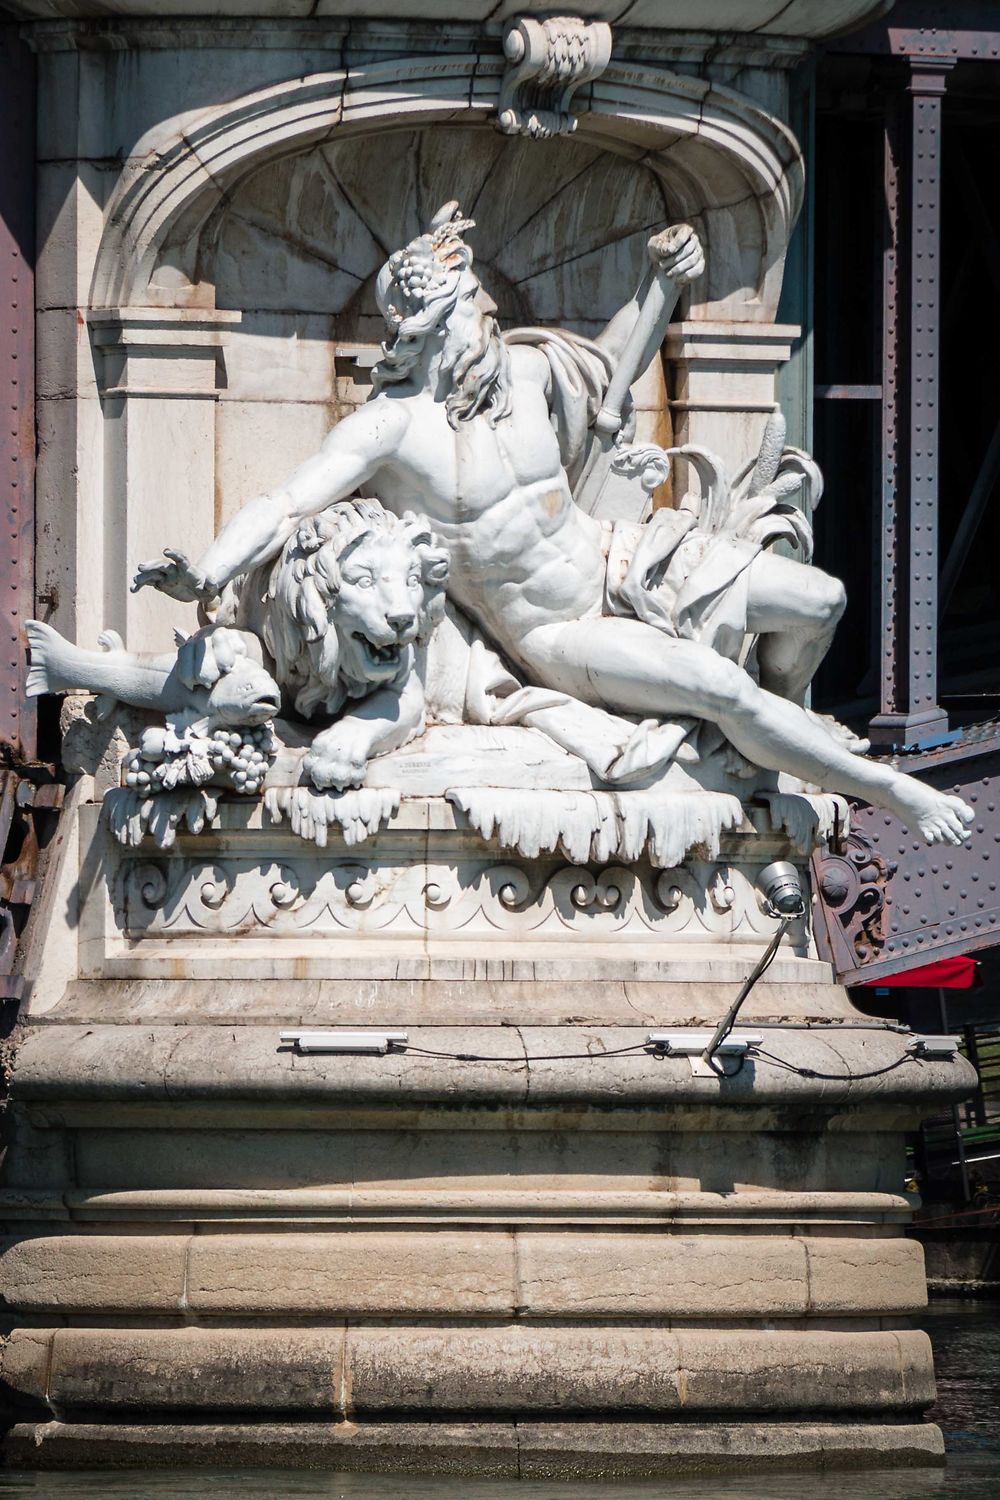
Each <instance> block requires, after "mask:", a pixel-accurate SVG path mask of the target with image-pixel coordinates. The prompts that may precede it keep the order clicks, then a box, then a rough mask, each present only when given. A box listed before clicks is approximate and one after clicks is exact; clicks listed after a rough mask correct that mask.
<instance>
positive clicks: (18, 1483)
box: [0, 1301, 1000, 1500]
mask: <svg viewBox="0 0 1000 1500" xmlns="http://www.w3.org/2000/svg"><path fill="white" fill-rule="evenodd" d="M925 1326H926V1327H927V1329H928V1332H929V1333H930V1335H931V1338H932V1339H933V1341H934V1350H935V1360H936V1366H937V1375H938V1404H937V1406H936V1407H935V1409H934V1411H933V1412H932V1413H931V1416H932V1417H933V1418H934V1420H935V1421H937V1422H939V1423H940V1425H941V1426H942V1427H943V1428H944V1432H945V1440H946V1443H947V1447H948V1462H947V1465H946V1467H945V1468H944V1469H943V1470H941V1469H921V1470H891V1471H882V1470H878V1471H873V1472H870V1473H864V1474H845V1473H840V1472H836V1471H831V1472H828V1473H826V1474H824V1475H818V1474H815V1473H810V1474H787V1475H786V1474H762V1475H759V1476H757V1477H748V1478H743V1477H741V1476H739V1475H727V1476H725V1477H722V1478H718V1479H678V1480H670V1479H661V1480H655V1481H651V1482H649V1483H644V1484H592V1485H584V1484H579V1483H577V1482H572V1483H563V1484H556V1483H520V1484H517V1483H510V1482H507V1481H497V1480H483V1481H479V1482H477V1481H474V1480H468V1479H434V1478H426V1479H425V1478H419V1479H418V1478H409V1477H406V1478H401V1477H399V1476H396V1475H380V1474H375V1475H367V1474H337V1473H335V1472H333V1473H303V1472H302V1471H300V1470H295V1471H285V1470H281V1469H269V1470H267V1471H260V1470H257V1471H252V1472H250V1471H241V1472H238V1473H237V1472H232V1473H230V1472H215V1471H211V1470H189V1471H182V1470H179V1469H174V1470H158V1471H153V1472H148V1473H147V1472H143V1471H141V1470H136V1469H132V1470H116V1471H114V1472H109V1471H95V1470H90V1471H88V1472H79V1473H77V1472H63V1473H58V1474H22V1473H12V1472H8V1473H2V1472H0V1496H18V1497H21V1500H28V1497H31V1500H48V1497H49V1496H51V1497H52V1500H98V1497H101V1500H103V1497H105V1496H106V1497H108V1500H126V1497H127V1500H146V1497H147V1496H150V1497H154V1500H205V1497H206V1496H210V1497H212V1500H654V1497H656V1500H660V1497H662V1500H743V1497H749V1500H758V1497H759V1500H817V1496H820V1495H822V1496H823V1500H1000V1304H997V1303H991V1302H974V1301H969V1302H939V1303H936V1304H935V1306H934V1309H933V1311H932V1313H931V1314H930V1315H929V1316H928V1318H927V1320H926V1325H925Z"/></svg>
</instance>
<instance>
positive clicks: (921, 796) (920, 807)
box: [892, 775, 976, 846]
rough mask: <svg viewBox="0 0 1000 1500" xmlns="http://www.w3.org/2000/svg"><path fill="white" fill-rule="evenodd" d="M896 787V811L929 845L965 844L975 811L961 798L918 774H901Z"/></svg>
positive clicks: (902, 820) (894, 793)
mask: <svg viewBox="0 0 1000 1500" xmlns="http://www.w3.org/2000/svg"><path fill="white" fill-rule="evenodd" d="M899 781H900V783H902V785H898V786H896V787H894V788H893V799H892V811H893V812H894V813H895V814H896V816H897V817H898V818H899V819H900V821H901V822H903V823H905V824H906V826H907V827H908V828H911V829H914V830H919V832H920V834H921V835H922V836H923V838H924V840H925V842H926V843H928V844H954V845H956V846H957V845H959V844H964V843H965V840H966V839H967V838H968V837H969V828H968V825H969V824H970V823H971V822H973V821H974V819H975V816H976V815H975V813H974V812H973V810H972V808H971V807H970V806H969V804H968V803H967V802H963V801H962V799H961V797H953V796H951V795H950V794H949V793H947V792H937V791H935V790H934V788H933V787H930V786H926V785H925V783H924V782H922V781H918V780H917V779H916V777H915V776H904V775H900V777H899Z"/></svg>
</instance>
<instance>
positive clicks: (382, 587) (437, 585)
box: [219, 500, 448, 789]
mask: <svg viewBox="0 0 1000 1500" xmlns="http://www.w3.org/2000/svg"><path fill="white" fill-rule="evenodd" d="M447 579H448V553H447V551H446V550H445V548H444V546H443V545H442V544H441V542H440V541H439V540H438V539H437V538H436V537H435V536H434V534H433V532H432V531H431V528H430V526H429V524H428V522H427V521H426V520H425V519H424V518H423V517H421V516H416V515H414V514H413V513H412V512H407V513H406V514H405V515H404V516H403V517H402V518H401V519H400V518H397V517H396V516H394V515H392V514H391V513H390V512H389V511H386V510H384V509H383V508H382V506H381V505H380V504H379V503H378V501H377V500H343V501H340V502H339V503H338V504H336V505H331V506H330V507H329V508H328V509H327V510H325V511H323V512H322V513H321V514H320V515H318V516H315V517H312V518H310V519H309V520H306V521H303V523H302V524H301V526H299V528H298V530H297V531H296V532H294V533H293V534H292V536H291V537H290V538H289V540H288V541H287V542H286V544H285V546H284V548H283V549H282V551H281V554H280V556H279V557H278V558H277V560H276V561H275V562H274V563H273V564H270V565H266V566H262V567H260V568H256V569H254V570H253V572H251V573H248V574H245V575H244V576H243V577H241V578H238V579H236V580H234V583H233V586H232V590H231V592H229V591H227V595H228V597H227V598H225V599H224V600H223V604H222V608H221V610H220V614H219V618H220V619H223V620H227V619H229V618H232V619H233V620H235V621H238V623H239V624H240V625H242V626H243V627H245V628H247V629H250V630H253V631H255V632H256V633H257V634H258V635H259V636H260V638H261V639H262V640H263V641H264V643H265V645H266V646H267V649H268V651H269V652H270V653H271V656H272V657H273V659H274V667H275V671H274V675H275V678H276V680H277V682H278V683H279V685H280V687H281V690H282V693H283V696H284V701H285V706H286V709H287V710H291V711H293V712H294V713H295V714H297V715H298V716H299V717H301V718H303V719H307V720H310V721H316V720H329V719H331V718H333V719H334V720H335V722H334V723H333V724H330V725H329V727H327V728H322V729H320V730H319V732H318V733H317V735H316V736H315V738H314V739H313V742H312V746H311V748H310V749H309V751H308V753H307V755H306V757H305V760H304V762H303V768H302V769H303V779H304V780H308V781H311V782H312V783H313V785H314V786H316V787H320V788H327V787H335V788H338V789H343V788H345V787H349V786H358V785H360V784H361V782H362V781H363V780H364V775H365V769H366V767H367V764H368V761H369V760H370V759H371V758H372V756H375V755H384V754H385V753H386V752H387V751H389V750H395V749H397V748H398V747H399V746H400V745H403V744H405V743H406V741H407V740H409V739H411V738H412V737H413V736H414V735H415V734H419V733H420V732H421V730H422V728H423V722H424V689H423V683H422V681H421V676H420V673H419V671H418V670H417V669H416V668H417V652H418V650H419V648H420V647H422V646H423V645H425V644H426V642H427V641H428V640H429V638H430V635H431V632H432V631H433V629H434V627H435V625H436V624H437V623H438V621H439V620H440V619H441V617H442V615H443V613H444V602H445V585H446V583H447Z"/></svg>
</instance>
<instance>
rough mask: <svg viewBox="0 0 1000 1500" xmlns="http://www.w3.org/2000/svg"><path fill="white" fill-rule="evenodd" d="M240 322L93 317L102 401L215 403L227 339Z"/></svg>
mask: <svg viewBox="0 0 1000 1500" xmlns="http://www.w3.org/2000/svg"><path fill="white" fill-rule="evenodd" d="M242 316H243V314H242V313H240V312H235V311H226V310H219V311H217V312H216V311H211V310H205V311H203V310H202V309H201V308H181V307H177V308H167V307H165V308H155V309H154V308H142V307H137V308H110V307H109V308H101V309H99V310H97V311H94V312H91V313H89V314H88V317H87V323H88V326H89V328H90V336H91V341H92V343H93V346H94V350H95V353H96V354H97V355H98V359H97V368H98V389H99V391H100V393H101V395H102V396H104V397H108V398H113V397H115V396H145V397H151V396H181V397H183V398H185V399H187V400H203V399H205V398H208V399H214V398H215V397H217V396H218V394H219V391H220V389H222V387H223V386H224V384H225V369H224V366H223V363H222V349H223V344H224V340H225V336H226V334H227V332H229V331H230V330H231V329H233V328H235V327H236V326H237V325H238V324H239V323H240V321H241V319H242Z"/></svg>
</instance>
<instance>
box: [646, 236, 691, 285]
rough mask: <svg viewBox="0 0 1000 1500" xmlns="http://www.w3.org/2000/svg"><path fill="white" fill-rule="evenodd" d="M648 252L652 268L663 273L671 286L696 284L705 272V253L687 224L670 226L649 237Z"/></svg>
mask: <svg viewBox="0 0 1000 1500" xmlns="http://www.w3.org/2000/svg"><path fill="white" fill-rule="evenodd" d="M648 249H649V258H650V260H651V261H652V262H653V265H654V266H655V267H656V269H657V270H658V271H664V272H666V274H667V275H668V276H669V277H670V280H671V281H672V282H673V283H674V284H675V286H687V284H688V282H689V281H696V280H697V279H698V277H699V276H700V275H701V273H702V271H704V269H705V252H704V251H703V250H702V248H701V240H700V239H699V238H698V236H697V234H695V232H694V230H693V229H692V228H691V225H690V224H671V226H670V228H669V229H662V230H661V231H660V233H659V234H654V235H653V238H652V239H651V240H650V242H649V246H648Z"/></svg>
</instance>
